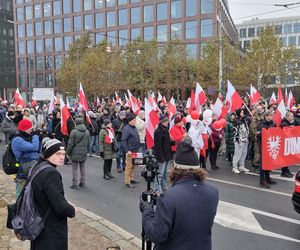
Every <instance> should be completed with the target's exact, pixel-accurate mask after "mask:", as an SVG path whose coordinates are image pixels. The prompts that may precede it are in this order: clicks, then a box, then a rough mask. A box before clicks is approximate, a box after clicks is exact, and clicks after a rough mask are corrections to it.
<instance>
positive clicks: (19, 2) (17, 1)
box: [16, 0, 24, 4]
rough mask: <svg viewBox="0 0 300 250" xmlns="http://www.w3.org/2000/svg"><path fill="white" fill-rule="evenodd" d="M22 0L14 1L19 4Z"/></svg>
mask: <svg viewBox="0 0 300 250" xmlns="http://www.w3.org/2000/svg"><path fill="white" fill-rule="evenodd" d="M23 1H24V0H16V3H17V4H21V3H23Z"/></svg>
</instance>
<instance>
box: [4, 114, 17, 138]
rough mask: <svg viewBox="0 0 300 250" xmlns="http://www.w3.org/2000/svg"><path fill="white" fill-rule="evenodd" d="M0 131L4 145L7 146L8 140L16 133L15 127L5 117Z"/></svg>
mask: <svg viewBox="0 0 300 250" xmlns="http://www.w3.org/2000/svg"><path fill="white" fill-rule="evenodd" d="M1 130H2V132H3V133H4V137H5V144H8V143H9V142H10V140H9V138H10V137H11V136H12V135H13V134H15V133H16V132H17V127H16V124H15V123H14V122H13V121H12V120H11V119H10V118H9V117H5V118H4V120H3V122H2V124H1Z"/></svg>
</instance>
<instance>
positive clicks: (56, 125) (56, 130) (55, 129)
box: [52, 118, 64, 141]
mask: <svg viewBox="0 0 300 250" xmlns="http://www.w3.org/2000/svg"><path fill="white" fill-rule="evenodd" d="M60 123H61V119H60V118H53V120H52V133H53V134H55V136H54V137H55V139H57V140H60V141H62V139H63V138H64V135H63V134H62V133H61V124H60Z"/></svg>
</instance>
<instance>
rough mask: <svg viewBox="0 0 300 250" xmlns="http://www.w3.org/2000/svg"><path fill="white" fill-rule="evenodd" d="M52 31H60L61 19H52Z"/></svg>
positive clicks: (57, 32)
mask: <svg viewBox="0 0 300 250" xmlns="http://www.w3.org/2000/svg"><path fill="white" fill-rule="evenodd" d="M54 33H55V34H59V33H62V21H61V19H55V20H54Z"/></svg>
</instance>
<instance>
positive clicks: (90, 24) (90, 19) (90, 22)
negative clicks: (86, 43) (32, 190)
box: [84, 15, 93, 30]
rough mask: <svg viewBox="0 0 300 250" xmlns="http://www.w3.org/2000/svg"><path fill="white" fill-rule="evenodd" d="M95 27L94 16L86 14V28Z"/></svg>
mask: <svg viewBox="0 0 300 250" xmlns="http://www.w3.org/2000/svg"><path fill="white" fill-rule="evenodd" d="M92 28H93V16H92V15H85V16H84V29H85V30H91V29H92Z"/></svg>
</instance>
